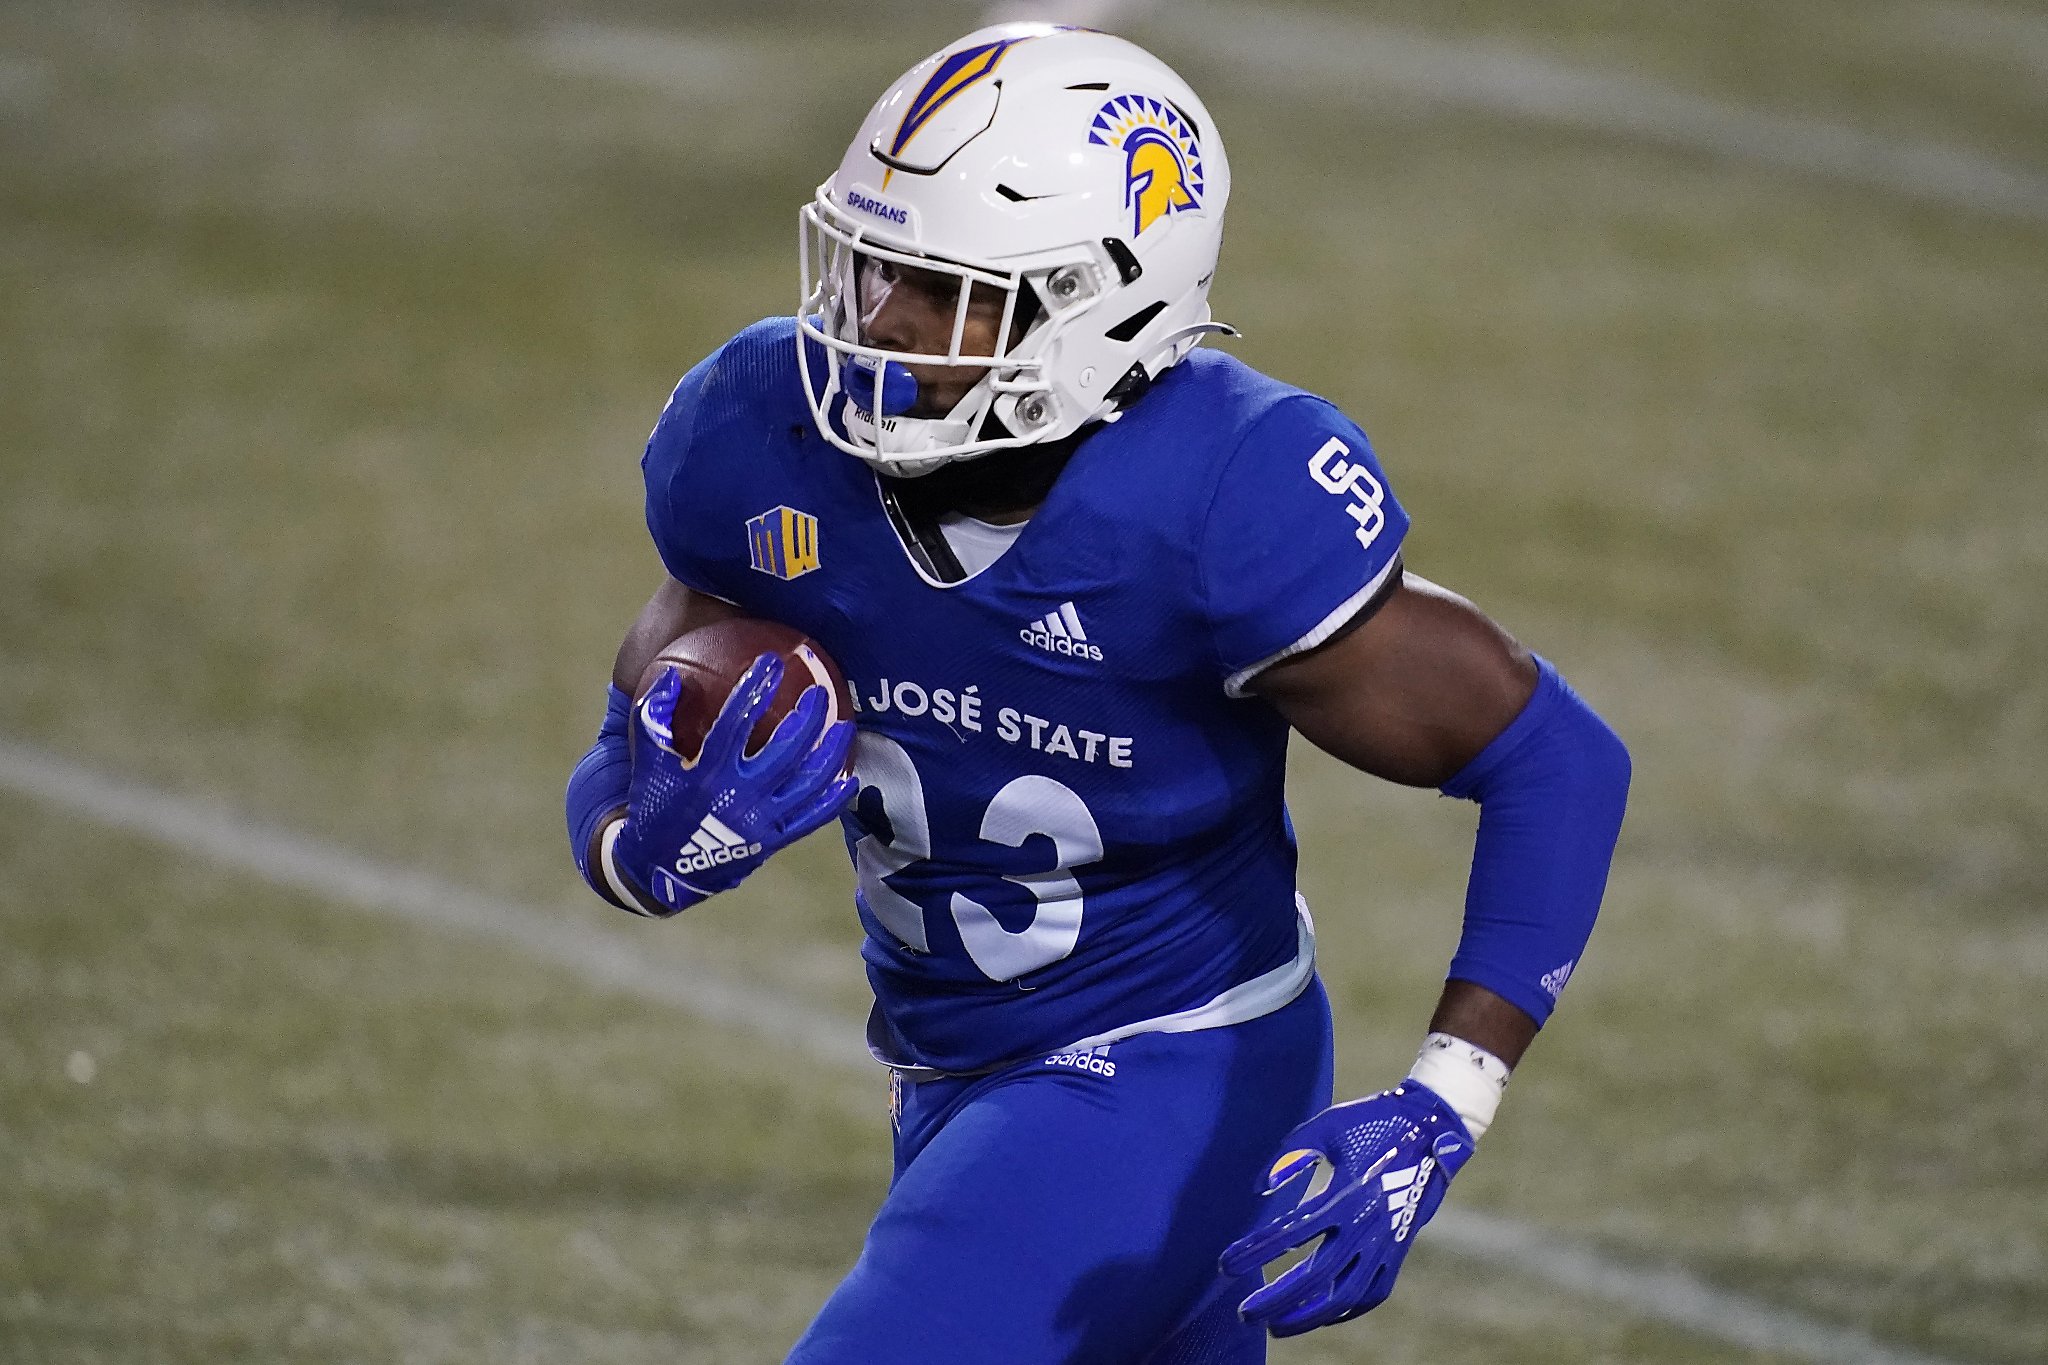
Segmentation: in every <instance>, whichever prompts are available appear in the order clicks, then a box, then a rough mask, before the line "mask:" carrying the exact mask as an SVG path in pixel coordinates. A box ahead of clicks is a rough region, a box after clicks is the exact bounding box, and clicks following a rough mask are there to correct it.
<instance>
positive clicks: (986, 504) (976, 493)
mask: <svg viewBox="0 0 2048 1365" xmlns="http://www.w3.org/2000/svg"><path fill="white" fill-rule="evenodd" d="M1079 444H1080V438H1079V436H1078V435H1076V436H1073V437H1069V438H1068V439H1066V440H1064V441H1055V442H1053V443H1051V444H1050V445H1044V446H1026V447H1024V448H1022V449H1020V450H1006V451H1000V452H997V453H996V454H994V455H989V456H986V457H984V458H982V459H979V460H961V461H958V462H956V463H954V464H949V465H945V466H943V467H941V468H939V469H935V470H933V471H932V472H931V473H929V474H926V475H925V476H923V477H922V478H917V479H891V480H889V485H890V488H891V489H892V491H893V492H894V493H895V495H896V496H897V498H899V499H900V500H901V501H902V502H903V503H904V504H905V505H906V506H908V507H912V508H914V509H915V510H916V512H917V513H918V514H919V515H921V516H926V517H939V516H944V515H945V514H947V513H949V512H953V513H958V514H959V515H961V516H963V517H973V518H974V519H975V520H976V521H985V522H988V523H989V524H990V525H992V526H1014V525H1016V524H1017V523H1018V522H1020V521H1028V520H1029V519H1030V517H1031V514H1032V513H1033V512H1036V511H1037V510H1038V508H1039V505H1040V504H1042V503H1043V502H1044V501H1045V499H1046V495H1047V494H1049V493H1050V492H1052V486H1053V483H1054V482H1055V481H1056V480H1057V479H1058V478H1059V476H1060V472H1061V471H1062V470H1064V469H1065V468H1066V467H1067V461H1068V460H1069V459H1071V458H1073V454H1074V450H1075V448H1076V447H1077V446H1079Z"/></svg>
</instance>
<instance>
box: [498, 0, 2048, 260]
mask: <svg viewBox="0 0 2048 1365" xmlns="http://www.w3.org/2000/svg"><path fill="white" fill-rule="evenodd" d="M1147 13H1160V14H1163V16H1164V17H1163V18H1161V19H1160V21H1159V22H1158V24H1157V25H1156V26H1153V27H1148V26H1147V24H1146V22H1145V16H1146V14H1147ZM976 17H979V16H976ZM1129 18H1130V20H1131V25H1130V31H1131V32H1132V33H1134V34H1135V35H1137V36H1140V37H1143V38H1146V39H1148V40H1154V39H1156V41H1157V42H1158V44H1159V46H1160V49H1161V51H1162V52H1164V53H1165V54H1167V55H1168V56H1171V55H1173V54H1175V53H1176V52H1181V51H1187V50H1190V49H1192V50H1193V51H1196V52H1199V53H1201V54H1202V55H1203V56H1205V57H1207V58H1209V59H1211V60H1213V61H1216V62H1217V63H1219V69H1218V72H1217V76H1218V80H1217V84H1218V87H1219V89H1220V90H1227V91H1230V92H1232V93H1235V94H1236V95H1238V96H1239V97H1241V98H1258V99H1265V98H1270V97H1271V96H1272V94H1273V93H1274V92H1276V91H1277V92H1280V93H1281V96H1282V98H1284V97H1285V92H1287V91H1289V90H1291V89H1302V88H1312V89H1313V90H1314V91H1315V94H1316V97H1317V98H1318V99H1320V100H1337V101H1341V102H1344V103H1350V104H1355V105H1360V106H1365V105H1370V104H1372V103H1375V102H1379V101H1384V100H1386V99H1388V98H1390V97H1391V98H1400V99H1410V100H1421V101H1425V102H1428V103H1435V104H1444V105H1449V106H1452V107H1456V108H1464V109H1477V110H1480V111H1483V112H1485V113H1490V114H1495V115H1499V116H1501V117H1504V118H1507V119H1511V120H1513V121H1515V122H1520V123H1532V124H1549V125H1553V126H1558V127H1565V128H1572V129H1576V130H1578V131H1580V132H1587V133H1594V134H1599V135H1603V136H1608V137H1614V138H1619V139H1622V140H1625V141H1633V142H1644V143H1652V144H1656V145H1659V146H1666V147H1676V148H1680V149H1683V150H1686V151H1693V152H1702V153H1706V154H1708V155H1712V156H1715V157H1719V158H1723V159H1726V160H1732V161H1738V162H1743V163H1746V164H1749V165H1754V166H1765V167H1771V168H1774V169H1777V170H1783V171H1791V172H1794V173H1796V174H1799V175H1802V176H1807V177H1812V178H1817V179H1823V180H1833V181H1839V182H1842V183H1845V184H1851V185H1859V186H1864V187H1868V188H1875V189H1880V190H1885V191H1888V192H1890V193H1893V194H1898V195H1902V196H1905V197H1908V198H1913V199H1919V200H1924V201H1930V202H1933V203H1938V204H1943V205H1947V206H1949V207H1953V208H1966V209H1973V210H1977V211H1981V212H1987V213H1994V214H2002V215H2006V216H2011V217H2016V218H2022V219H2028V220H2031V221H2034V222H2048V176H2043V175H2041V174H2038V173H2036V172H2033V171H2029V170H2024V169H2020V168H2017V167H2013V166H2008V165H2004V164H2002V163H2000V162H1998V161H1996V160H1994V159H1992V158H1990V157H1987V156H1984V155H1982V154H1980V153H1977V152H1974V151H1971V150H1969V149H1967V148H1963V147H1955V146H1949V145H1946V144H1942V143H1937V142H1923V141H1911V140H1899V139H1894V138H1889V137H1885V136H1882V135H1880V134H1876V133H1869V132H1865V131H1863V130H1861V129H1859V128H1854V127H1851V126H1849V125H1847V124H1842V123H1834V122H1829V121H1827V120H1825V119H1815V118H1805V117H1801V116H1798V115H1792V114H1774V113H1768V112H1765V111H1762V110H1756V109H1745V108H1742V107H1741V106H1739V105H1733V104H1725V103H1723V102H1721V101H1719V100H1716V99H1712V98H1709V97H1707V96H1704V95H1696V94H1692V93H1691V92H1689V91H1685V90H1681V89H1677V88H1675V87H1673V86H1669V85H1664V84H1661V83H1659V82H1656V81H1652V80H1648V79H1645V78H1642V77H1638V76H1631V75H1622V74H1617V73H1614V72H1609V71H1601V70H1597V69H1595V68H1591V67H1585V66H1579V65H1575V64H1572V63H1568V62H1564V61H1560V60H1558V59H1556V58H1554V57H1549V56H1545V55H1543V54H1541V53H1537V52H1532V51H1530V50H1528V49H1526V48H1521V47H1517V46H1515V45H1513V44H1511V43H1507V42H1503V41H1500V40H1497V39H1483V40H1482V39H1461V38H1447V37H1443V36H1441V35H1438V34H1434V33H1428V32H1425V31H1422V30H1419V29H1411V28H1400V27H1396V26H1394V25H1391V24H1378V23H1372V22H1369V21H1367V20H1362V19H1351V18H1346V17H1342V16H1338V15H1322V14H1313V13H1307V12H1304V11H1300V10H1289V9H1285V8H1277V7H1270V6H1266V5H1225V4H1217V3H1214V2H1213V0H1209V2H1208V3H1202V2H1200V0H1192V2H1184V3H1177V4H1174V5H1172V6H1170V7H1165V8H1164V9H1163V10H1158V11H1155V10H1153V9H1152V8H1151V7H1150V6H1138V7H1136V8H1134V9H1133V10H1132V12H1131V13H1130V15H1129ZM972 22H974V18H973V17H968V16H964V15H963V16H962V23H963V26H964V25H965V24H967V23H972ZM534 51H535V52H536V53H537V54H538V55H539V56H540V58H541V59H542V60H543V61H544V62H546V63H548V64H549V65H552V66H554V67H556V68H558V69H561V70H565V71H570V72H574V73H576V74H580V75H600V76H608V77H612V78H615V79H620V80H626V81H631V82H634V83H635V84H640V85H648V86H652V87H654V88H657V89H661V90H664V91H667V92H669V93H672V94H677V95H683V94H688V93H690V92H691V91H692V90H693V89H694V86H693V85H692V84H691V83H690V81H689V79H688V77H689V76H690V74H691V73H693V72H697V71H700V70H702V69H703V68H704V67H706V66H707V65H711V64H712V63H710V62H708V61H707V54H706V53H705V52H704V51H702V50H700V45H699V43H698V40H696V39H694V38H690V37H688V36H687V35H686V34H685V33H683V32H680V31H675V30H664V29H659V28H634V27H629V26H619V25H608V24H575V25H562V26H557V27H554V28H550V29H546V30H544V31H543V32H542V33H541V34H540V35H539V36H538V37H537V38H536V40H535V46H534ZM1333 131H1334V130H1331V129H1328V128H1322V129H1318V130H1316V131H1315V132H1314V133H1313V136H1317V137H1327V136H1331V135H1333Z"/></svg>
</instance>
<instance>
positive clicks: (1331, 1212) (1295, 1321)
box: [1222, 1081, 1472, 1337]
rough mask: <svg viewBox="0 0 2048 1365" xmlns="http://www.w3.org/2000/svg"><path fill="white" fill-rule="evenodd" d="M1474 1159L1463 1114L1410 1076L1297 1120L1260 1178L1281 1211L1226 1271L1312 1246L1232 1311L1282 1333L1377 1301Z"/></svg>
mask: <svg viewBox="0 0 2048 1365" xmlns="http://www.w3.org/2000/svg"><path fill="white" fill-rule="evenodd" d="M1471 1157H1472V1136H1471V1134H1470V1133H1469V1132H1467V1131H1466V1128H1465V1124H1464V1122H1463V1121H1462V1120H1461V1119H1459V1117H1458V1116H1457V1114H1456V1113H1455V1112H1453V1110H1452V1109H1451V1107H1450V1106H1449V1105H1447V1104H1445V1103H1444V1102H1443V1100H1442V1098H1441V1097H1439V1096H1438V1095H1437V1093H1436V1092H1435V1091H1433V1090H1431V1089H1430V1088H1429V1087H1428V1086H1425V1085H1421V1084H1418V1083H1417V1082H1415V1081H1403V1082H1402V1083H1401V1084H1400V1085H1398V1086H1396V1087H1394V1088H1393V1089H1392V1090H1383V1091H1381V1092H1380V1093H1379V1094H1377V1095H1370V1096H1367V1097H1366V1098H1365V1099H1362V1100H1353V1101H1351V1102H1350V1103H1349V1104H1339V1105H1334V1106H1332V1107H1331V1108H1328V1109H1325V1110H1324V1111H1323V1112H1322V1113H1320V1114H1318V1115H1316V1116H1315V1117H1314V1118H1312V1119H1310V1120H1309V1121H1308V1122H1307V1123H1304V1124H1302V1125H1301V1126H1300V1127H1298V1128H1296V1129H1295V1130H1294V1131H1293V1132H1292V1133H1289V1134H1288V1135H1287V1141H1286V1146H1285V1148H1284V1154H1283V1155H1282V1156H1281V1157H1280V1159H1279V1160H1278V1161H1275V1162H1274V1163H1273V1167H1272V1170H1271V1171H1269V1172H1268V1173H1267V1176H1266V1198H1268V1199H1269V1200H1272V1201H1274V1202H1275V1203H1276V1204H1277V1205H1278V1207H1276V1208H1274V1209H1272V1210H1270V1211H1269V1212H1268V1213H1267V1214H1266V1216H1265V1217H1264V1219H1263V1220H1262V1221H1261V1222H1260V1224H1259V1226H1258V1227H1256V1228H1254V1229H1253V1230H1252V1231H1251V1232H1250V1233H1248V1234H1246V1235H1245V1236H1244V1237H1242V1238H1240V1239H1239V1240H1238V1241H1236V1242H1233V1243H1232V1244H1231V1245H1230V1246H1229V1248H1228V1249H1226V1250H1225V1251H1224V1253H1223V1262H1222V1265H1223V1273H1224V1274H1226V1275H1229V1276H1232V1277H1233V1278H1234V1277H1236V1276H1239V1275H1244V1274H1247V1273H1249V1272H1251V1271H1253V1270H1256V1269H1258V1268H1259V1267H1261V1266H1263V1265H1265V1264H1266V1262H1268V1261H1270V1260H1272V1259H1274V1258H1275V1257H1277V1256H1281V1255H1284V1254H1285V1253H1287V1252H1289V1251H1291V1250H1293V1249H1295V1248H1296V1247H1300V1246H1305V1245H1307V1244H1308V1243H1309V1242H1312V1241H1313V1242H1318V1243H1319V1245H1317V1246H1316V1248H1315V1250H1314V1251H1312V1252H1310V1253H1309V1255H1308V1257H1307V1259H1305V1260H1303V1261H1302V1262H1301V1263H1300V1264H1298V1265H1295V1266H1291V1267H1289V1268H1288V1269H1287V1270H1286V1271H1285V1272H1284V1273H1283V1274H1281V1275H1280V1276H1279V1278H1277V1279H1275V1280H1274V1281H1273V1282H1272V1283H1271V1284H1269V1285H1266V1286H1265V1287H1264V1288H1262V1289H1259V1290H1257V1291H1255V1292H1254V1293H1252V1294H1251V1296H1250V1297H1248V1298H1246V1299H1245V1301H1244V1302H1243V1303H1242V1304H1240V1305H1238V1313H1239V1314H1240V1315H1241V1316H1242V1317H1243V1318H1244V1320H1245V1321H1246V1322H1250V1323H1255V1324H1259V1325H1262V1326H1264V1327H1266V1328H1267V1329H1268V1330H1269V1331H1271V1332H1272V1334H1273V1335H1274V1336H1276V1337H1291V1336H1297V1335H1299V1334H1301V1333H1303V1332H1308V1331H1312V1330H1314V1329H1315V1328H1318V1327H1323V1326H1327V1325H1328V1324H1330V1323H1333V1322H1343V1321H1344V1320H1346V1319H1347V1318H1355V1317H1357V1316H1358V1315H1359V1314H1361V1313H1366V1312H1369V1311H1371V1310H1372V1309H1374V1308H1377V1307H1379V1306H1380V1305H1381V1304H1382V1303H1384V1302H1386V1299H1387V1296H1388V1295H1389V1294H1391V1293H1393V1292H1394V1277H1395V1276H1396V1275H1399V1274H1400V1273H1401V1263H1402V1261H1404V1260H1405V1259H1407V1256H1408V1248H1409V1247H1410V1246H1412V1245H1413V1244H1414V1241H1415V1233H1416V1231H1417V1230H1418V1229H1419V1228H1421V1226H1422V1225H1423V1224H1424V1223H1427V1222H1428V1221H1429V1220H1430V1216H1431V1215H1432V1214H1434V1213H1435V1212H1436V1210H1437V1205H1439V1204H1441V1203H1443V1199H1444V1190H1445V1189H1446V1187H1448V1186H1449V1184H1450V1183H1451V1177H1452V1176H1454V1175H1456V1174H1457V1173H1458V1170H1459V1168H1460V1167H1462V1166H1463V1165H1464V1164H1465V1163H1466V1162H1467V1161H1469V1160H1470V1159H1471ZM1325 1173H1326V1174H1327V1175H1328V1182H1327V1184H1325V1183H1323V1182H1322V1181H1321V1180H1320V1179H1319V1177H1320V1176H1321V1175H1323V1174H1325Z"/></svg>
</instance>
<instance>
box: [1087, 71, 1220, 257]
mask: <svg viewBox="0 0 2048 1365" xmlns="http://www.w3.org/2000/svg"><path fill="white" fill-rule="evenodd" d="M1088 140H1089V141H1090V142H1093V143H1095V144H1097V145H1098V146H1103V147H1114V148H1116V149H1117V150H1119V151H1121V152H1122V153H1123V154H1124V207H1125V208H1127V209H1129V210H1130V214H1131V235H1132V236H1133V237H1136V236H1138V235H1140V234H1141V233H1143V232H1144V231H1145V229H1146V228H1148V227H1151V226H1152V225H1153V224H1154V223H1156V222H1158V221H1159V220H1160V219H1162V218H1165V217H1167V216H1169V215H1171V214H1175V213H1181V212H1184V211H1186V210H1188V209H1199V208H1200V207H1201V206H1202V149H1201V145H1200V143H1199V142H1198V141H1197V140H1196V138H1195V132H1194V129H1192V128H1191V127H1189V126H1188V121H1187V120H1186V119H1185V118H1182V117H1181V113H1180V111H1179V110H1178V109H1175V108H1174V107H1173V106H1172V105H1170V104H1168V103H1166V102H1165V101H1164V100H1156V99H1153V98H1152V97H1150V96H1149V95H1118V96H1117V97H1116V98H1115V99H1113V100H1111V101H1110V102H1109V103H1107V104H1105V105H1103V106H1102V108H1101V109H1099V110H1097V111H1096V114H1095V122H1094V124H1093V125H1092V126H1091V127H1090V128H1089V130H1088Z"/></svg>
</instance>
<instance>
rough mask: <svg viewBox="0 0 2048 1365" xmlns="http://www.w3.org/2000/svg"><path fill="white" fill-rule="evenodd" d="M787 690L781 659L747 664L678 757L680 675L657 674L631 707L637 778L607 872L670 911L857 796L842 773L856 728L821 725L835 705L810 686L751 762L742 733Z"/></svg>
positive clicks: (729, 882)
mask: <svg viewBox="0 0 2048 1365" xmlns="http://www.w3.org/2000/svg"><path fill="white" fill-rule="evenodd" d="M781 682H782V660H780V659H779V658H777V657H775V656H774V655H772V654H763V655H762V656H761V657H760V658H758V659H756V660H754V662H753V663H751V664H749V665H748V666H747V671H746V672H745V673H742V674H741V675H740V680H739V681H738V682H737V683H735V684H733V689H732V692H731V694H730V695H728V696H727V697H726V699H725V703H724V705H723V706H721V707H720V708H719V711H718V719H716V720H714V721H713V722H712V723H711V729H710V731H709V733H707V734H706V735H705V736H704V744H703V747H702V748H701V749H700V750H699V751H698V753H697V756H696V757H695V758H694V759H685V758H684V757H683V756H682V755H681V754H678V753H677V752H676V750H675V736H674V733H673V724H674V721H675V710H676V699H677V698H678V697H679V696H681V695H682V675H681V674H680V673H678V672H677V671H676V670H675V669H674V668H666V669H664V670H662V674H661V677H660V678H659V679H658V680H657V681H656V682H655V684H654V686H652V687H650V688H649V689H647V695H646V696H644V697H642V698H641V699H640V702H639V704H638V705H636V706H635V707H634V708H633V726H632V730H631V736H632V745H633V781H632V786H631V787H630V789H629V791H628V793H627V798H626V820H625V823H624V825H623V826H622V827H621V828H620V830H619V836H618V841H617V843H615V844H614V845H613V848H612V860H613V864H614V865H615V866H616V867H617V868H618V869H619V871H621V872H622V873H624V874H625V875H626V876H627V877H628V878H630V879H631V880H632V881H633V882H634V883H635V884H636V885H637V886H639V887H644V888H645V889H646V890H647V892H648V893H649V895H650V896H651V897H652V898H653V899H654V900H656V901H658V902H660V904H661V905H662V906H663V907H665V908H666V909H667V910H669V911H670V912H671V913H673V912H675V911H677V910H683V909H687V908H688V907H690V906H692V905H695V904H696V903H697V902H698V901H701V900H703V899H704V898H706V897H707V896H713V895H716V894H717V893H718V892H720V891H729V890H731V889H732V888H733V887H735V886H738V885H739V884H740V880H741V879H742V878H744V877H745V876H746V875H747V874H748V873H750V872H752V871H753V870H754V869H755V868H757V867H759V866H760V865H761V864H762V863H763V862H765V861H767V859H768V856H769V855H770V854H772V853H774V852H775V851H776V850H778V849H781V848H784V847H786V846H787V845H789V844H793V843H795V842H796V841H797V840H798V839H801V838H803V837H804V836H805V835H806V834H809V833H810V832H811V831H812V830H814V829H816V828H818V827H819V826H820V825H822V824H824V823H825V822H826V821H828V820H830V819H831V818H832V817H833V816H835V815H837V814H838V813H839V810H840V808H841V807H842V806H844V805H845V804H846V803H847V802H848V801H850V800H852V799H853V795H854V793H855V792H856V791H858V790H859V789H860V783H859V781H858V779H856V778H854V777H851V776H841V775H840V770H841V769H842V768H844V767H845V766H846V753H847V750H848V749H849V748H850V747H851V746H852V744H853V723H852V722H851V721H844V720H842V721H837V722H834V723H833V724H831V725H829V726H828V725H827V724H826V723H825V718H826V716H827V714H828V713H829V710H830V707H831V702H832V698H831V695H830V694H829V693H827V692H826V690H825V689H824V688H823V687H819V686H815V685H814V686H812V687H809V688H806V689H805V691H804V693H803V695H802V696H801V697H799V698H798V699H797V703H796V705H795V706H793V707H791V708H790V711H789V714H788V715H786V716H784V717H783V718H782V720H781V722H780V723H779V724H778V725H777V726H776V727H775V733H774V735H773V736H771V737H770V738H769V740H768V742H767V743H766V744H764V745H762V746H761V751H760V752H759V753H757V754H755V755H754V756H753V757H751V758H749V757H748V756H747V754H746V744H747V736H748V735H749V734H751V733H752V732H753V729H754V725H755V723H756V722H757V721H759V720H760V719H761V717H762V716H763V715H765V714H767V711H768V705H769V699H770V698H771V697H773V696H774V695H775V689H776V687H777V686H779V685H780V684H781Z"/></svg>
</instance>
